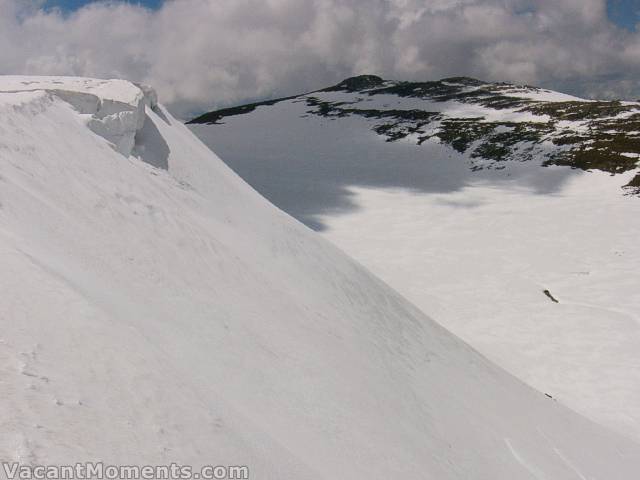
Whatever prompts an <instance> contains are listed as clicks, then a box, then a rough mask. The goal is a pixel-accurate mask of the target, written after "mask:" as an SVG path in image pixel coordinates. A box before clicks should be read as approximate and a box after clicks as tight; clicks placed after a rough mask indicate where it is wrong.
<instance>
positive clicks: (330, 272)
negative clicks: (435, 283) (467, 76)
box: [0, 79, 640, 480]
mask: <svg viewBox="0 0 640 480" xmlns="http://www.w3.org/2000/svg"><path fill="white" fill-rule="evenodd" d="M13 81H14V80H13V79H9V80H0V87H1V88H0V90H4V91H5V92H6V91H9V90H16V89H11V88H8V87H7V86H6V85H5V86H3V82H5V83H6V84H7V85H11V84H12V82H13ZM34 81H37V79H36V80H34ZM59 81H60V82H61V83H62V85H61V86H60V88H57V87H56V89H55V90H56V91H73V92H76V93H77V91H80V93H87V92H85V91H84V87H82V88H80V87H77V82H76V81H74V80H68V79H60V80H59ZM118 85H120V83H119V82H114V83H112V82H106V83H105V84H103V87H104V88H107V87H110V86H111V87H114V88H115V87H116V86H118ZM41 88H42V89H38V88H33V89H30V91H22V92H15V93H0V261H1V265H2V269H1V270H0V291H2V295H1V296H0V385H1V386H2V395H1V396H0V422H1V423H0V425H1V426H0V431H2V435H1V436H0V459H2V460H5V461H20V462H23V463H25V464H31V465H34V464H69V463H71V464H73V463H75V462H84V461H102V462H105V464H136V463H137V464H150V465H162V464H169V463H171V462H179V463H182V464H188V465H194V466H199V465H202V464H211V465H247V466H248V467H249V468H250V478H255V479H276V478H296V479H321V478H322V479H334V478H340V479H354V480H359V479H363V478H367V479H388V478H407V479H420V480H423V479H434V480H436V479H437V480H443V479H460V480H462V479H464V480H467V479H483V480H497V479H504V480H515V479H523V480H525V479H531V478H538V479H554V480H556V479H567V480H575V479H576V478H589V479H602V480H609V479H621V480H625V479H629V480H632V479H635V478H636V476H637V472H638V471H640V446H638V445H637V444H636V443H634V442H632V441H630V440H628V439H625V438H623V437H620V436H617V435H616V434H613V433H610V432H608V431H607V430H605V429H604V428H602V427H600V426H598V425H596V424H593V423H591V422H590V421H588V420H586V419H584V418H583V417H581V416H579V415H577V414H575V413H573V412H571V411H570V410H568V409H566V408H565V407H563V406H561V405H559V404H558V403H556V402H554V401H553V400H551V399H549V398H547V397H546V396H545V395H543V394H542V393H539V392H536V391H534V390H532V389H530V388H529V387H527V386H525V385H524V384H522V383H521V382H519V381H518V380H516V379H515V378H513V377H511V376H510V375H508V374H507V373H505V372H504V371H502V370H501V369H499V368H498V367H496V366H495V365H493V364H492V363H490V362H489V361H487V360H486V359H485V358H484V357H482V356H481V355H479V354H478V353H476V352H475V351H474V350H472V349H471V348H469V347H468V346H467V345H466V344H464V343H463V342H461V341H460V340H458V339H457V338H455V337H454V336H452V335H451V334H450V333H448V332H447V331H445V330H444V329H443V328H441V327H440V326H438V325H437V324H436V323H434V322H433V321H432V320H430V319H429V318H427V317H426V316H424V315H423V314H422V313H420V312H419V311H418V310H417V309H416V308H415V307H413V306H412V305H411V304H409V303H408V302H407V301H405V300H404V299H403V298H402V297H400V296H399V295H398V294H396V293H395V292H394V291H393V290H391V289H390V288H389V287H387V286H386V285H385V284H383V283H382V282H381V281H379V280H378V279H376V278H375V277H374V276H372V275H371V274H370V273H368V272H367V271H366V270H365V269H364V268H362V267H361V266H359V265H358V264H357V263H355V262H354V261H352V260H350V259H349V258H348V257H346V256H345V255H344V254H343V253H341V252H340V251H339V250H337V249H336V248H334V247H333V246H332V245H330V244H329V243H328V242H326V241H325V240H323V239H322V238H320V237H319V236H318V235H317V234H315V233H313V232H311V231H310V230H308V229H307V228H305V227H303V226H302V225H301V224H299V223H297V222H296V221H295V220H293V219H292V218H290V217H289V216H287V215H286V214H284V213H282V212H281V211H279V210H277V209H276V208H274V207H273V206H272V205H270V204H269V203H268V202H266V201H265V200H264V199H263V198H262V197H260V196H259V195H258V194H256V193H255V192H254V191H253V190H252V189H251V188H250V187H248V186H247V185H246V184H245V183H244V182H243V181H242V180H241V179H240V178H239V177H237V176H236V175H235V174H234V173H233V172H231V171H230V170H229V169H228V168H227V167H226V166H225V165H224V164H223V163H222V162H221V161H220V159H218V158H217V157H216V156H215V155H214V154H212V153H211V152H210V150H209V149H208V148H207V147H205V146H204V145H203V144H201V143H200V142H199V141H198V140H196V139H195V137H194V136H193V135H192V134H191V133H190V132H189V130H187V129H186V127H184V126H183V125H181V124H180V123H179V122H176V121H175V120H174V119H173V118H172V117H171V115H170V114H168V113H167V112H166V110H164V109H163V108H162V107H161V106H155V108H151V105H149V104H147V105H146V106H145V111H146V119H145V125H147V124H148V125H151V126H152V127H153V128H152V131H154V132H157V135H156V134H153V135H138V139H137V145H136V151H137V150H138V148H144V147H149V148H145V149H144V151H145V152H147V154H148V155H154V154H155V153H154V152H158V151H161V152H162V155H166V156H167V158H166V169H158V168H154V167H152V166H150V165H149V164H148V163H151V162H149V160H150V158H147V159H146V163H145V162H144V161H142V160H141V159H140V158H138V157H136V156H135V155H131V156H126V155H122V154H121V153H119V152H118V151H116V150H114V148H113V145H112V144H111V143H109V142H106V141H105V139H104V138H102V137H101V136H98V135H96V134H95V133H94V132H93V131H91V129H89V128H87V125H86V117H85V116H86V115H96V113H91V112H90V113H83V112H86V110H82V109H81V108H80V107H78V104H77V102H76V99H77V97H74V96H73V95H71V97H73V98H71V99H70V98H69V97H68V96H67V97H65V96H61V95H58V94H55V93H54V94H52V93H51V92H50V91H49V89H48V88H47V87H45V86H43V85H41ZM126 91H132V92H133V91H135V87H134V86H129V87H128V88H127V89H126ZM92 94H95V91H94V92H93V93H92ZM137 95H139V96H140V97H143V96H144V95H143V94H142V93H140V92H138V94H137ZM133 97H134V98H138V97H137V96H136V95H134V96H133ZM100 98H103V97H100ZM131 98H132V97H129V96H128V95H125V96H124V98H120V97H118V96H117V95H113V96H112V97H110V100H112V101H114V102H118V103H122V104H127V105H131V103H130V102H129V100H130V99H131ZM134 104H135V101H134ZM110 114H111V113H110ZM138 125H139V124H138ZM148 138H151V139H152V140H149V141H150V142H152V143H153V142H157V141H158V139H162V142H164V143H165V144H166V148H159V147H158V145H156V144H153V145H147V144H145V139H148Z"/></svg>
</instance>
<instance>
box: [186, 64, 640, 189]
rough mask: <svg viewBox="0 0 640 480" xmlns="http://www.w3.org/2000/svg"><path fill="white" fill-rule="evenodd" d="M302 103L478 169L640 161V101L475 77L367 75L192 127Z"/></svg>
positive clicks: (612, 167) (223, 113)
mask: <svg viewBox="0 0 640 480" xmlns="http://www.w3.org/2000/svg"><path fill="white" fill-rule="evenodd" d="M331 92H335V93H340V92H348V93H359V94H362V95H363V98H364V99H365V100H366V97H375V96H393V97H396V98H408V99H417V100H422V101H427V102H429V103H428V104H426V105H425V106H424V107H422V108H415V105H413V106H412V108H410V109H402V108H394V109H387V108H365V107H366V102H358V101H355V102H354V101H352V99H351V100H346V101H341V100H340V99H337V98H335V99H323V98H318V94H322V93H325V94H326V93H331ZM296 99H297V100H303V101H306V103H307V105H308V106H309V107H310V110H308V112H307V113H308V114H310V115H318V116H325V117H328V118H330V117H344V116H352V115H360V116H364V117H368V118H373V119H376V120H378V122H377V124H376V125H375V126H374V127H373V129H374V131H375V132H376V133H377V134H379V135H381V136H383V137H384V138H385V139H386V140H387V141H389V142H395V141H399V140H409V141H412V142H415V143H416V144H418V145H421V144H422V143H424V142H425V141H430V140H435V141H438V142H440V143H443V144H447V145H449V146H450V147H451V148H452V149H454V150H456V151H457V152H459V153H469V154H470V156H471V158H472V159H476V160H477V161H476V162H474V164H473V165H472V167H471V168H472V169H475V170H480V169H486V168H498V169H500V168H504V167H503V162H505V161H530V160H532V159H534V158H543V161H542V162H541V164H542V166H550V165H557V166H566V167H570V168H575V169H580V170H585V171H589V170H600V171H604V172H607V173H610V174H612V175H613V174H620V173H625V172H628V171H631V170H634V169H636V168H637V167H638V160H639V159H640V104H638V103H637V102H622V101H619V100H614V101H595V100H584V99H579V98H576V97H571V96H568V95H563V94H558V93H557V92H552V91H550V90H545V89H541V88H537V87H531V86H525V85H522V86H520V85H513V84H509V83H504V82H503V83H489V82H484V81H482V80H477V79H474V78H470V77H450V78H445V79H442V80H439V81H430V82H398V81H388V80H384V79H382V78H381V77H378V76H375V75H361V76H356V77H350V78H348V79H345V80H343V81H342V82H340V83H338V84H336V85H334V86H332V87H327V88H324V89H320V90H316V91H313V92H309V93H305V94H300V95H294V96H289V97H283V98H278V99H273V100H267V101H263V102H256V103H252V104H247V105H243V106H238V107H230V108H225V109H222V110H217V111H213V112H209V113H205V114H203V115H200V116H198V117H196V118H194V119H192V120H190V121H189V122H188V124H191V125H196V124H216V123H218V122H220V121H222V120H223V119H224V118H225V117H228V116H235V115H242V114H247V113H250V112H252V111H254V110H255V109H256V108H258V107H261V106H270V105H275V104H278V103H281V102H285V101H292V100H296ZM447 103H457V104H461V105H466V106H470V107H472V109H473V107H475V112H474V114H475V116H474V115H473V114H471V115H470V114H465V115H456V114H450V113H447V112H446V111H443V107H442V105H444V104H447ZM438 104H440V105H438ZM483 110H484V111H483ZM509 114H511V115H509ZM638 185H640V173H638V175H637V176H636V177H634V178H633V179H632V180H631V182H629V183H628V184H627V185H626V187H625V190H626V191H627V192H628V193H631V194H634V193H637V192H638V188H637V187H638Z"/></svg>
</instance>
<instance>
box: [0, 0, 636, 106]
mask: <svg viewBox="0 0 640 480" xmlns="http://www.w3.org/2000/svg"><path fill="white" fill-rule="evenodd" d="M56 1H57V2H58V5H59V6H66V7H67V8H51V6H52V5H53V3H55V2H56ZM145 1H148V2H152V3H153V4H154V6H155V7H156V8H146V7H144V6H142V5H140V4H138V5H135V4H131V3H120V2H106V3H105V2H98V3H89V4H87V5H85V6H81V5H80V4H83V3H86V1H81V0H46V2H45V1H44V0H0V45H2V47H1V48H0V73H4V74H14V73H19V74H64V75H85V76H96V77H107V78H108V77H121V78H127V79H131V80H135V81H142V82H145V83H148V84H151V85H153V86H154V87H155V88H156V89H157V90H158V92H159V94H160V97H161V101H162V102H163V103H165V104H167V105H168V106H169V108H171V109H172V111H173V112H174V113H175V114H177V115H178V116H180V117H181V118H186V117H188V116H189V115H190V114H193V113H198V112H202V111H204V110H207V109H211V108H214V107H221V106H228V105H230V104H235V103H241V102H246V101H249V100H254V99H260V98H265V97H272V96H278V95H290V94H294V93H299V92H302V91H307V90H311V89H314V88H320V87H324V86H327V85H331V84H335V83H337V82H338V81H340V80H342V79H343V78H345V77H348V76H351V75H354V74H361V73H374V74H378V75H381V76H383V77H385V78H392V79H401V80H428V79H438V78H442V77H446V76H454V75H468V76H474V77H478V78H481V79H487V80H500V81H514V82H520V83H528V84H536V85H540V86H545V87H550V88H555V89H559V90H562V91H565V92H568V93H573V94H578V95H583V96H589V97H622V98H637V97H640V33H638V32H636V31H635V29H634V24H635V23H636V20H637V18H638V16H637V14H640V12H636V11H634V10H635V9H636V8H637V7H636V5H640V2H638V1H636V0H610V1H609V3H607V1H606V0H167V1H165V2H164V4H163V3H162V2H160V1H158V0H145ZM64 4H66V5H64ZM72 4H73V5H72Z"/></svg>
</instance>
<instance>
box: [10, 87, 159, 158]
mask: <svg viewBox="0 0 640 480" xmlns="http://www.w3.org/2000/svg"><path fill="white" fill-rule="evenodd" d="M27 91H32V92H33V91H41V92H42V91H44V92H47V93H49V94H51V95H55V96H56V97H58V98H60V99H61V100H64V101H65V102H67V103H69V104H70V105H71V106H72V107H73V108H74V109H76V110H77V111H78V113H80V114H82V115H84V116H86V118H85V121H86V123H87V126H88V127H89V128H90V129H91V130H92V131H93V132H94V133H96V134H98V135H100V136H101V137H103V138H105V139H106V140H107V141H108V142H110V143H112V144H113V146H114V148H115V149H116V151H118V152H119V153H121V154H122V155H125V156H129V155H130V154H131V153H132V150H133V148H134V146H135V136H136V134H137V133H138V131H139V130H141V129H142V128H143V126H144V120H145V107H147V106H149V107H151V108H153V107H154V106H155V105H156V104H157V101H158V99H157V96H156V94H155V92H154V91H153V89H151V88H149V87H146V86H136V85H134V84H132V83H131V82H127V81H125V80H95V79H92V78H76V77H24V76H7V77H3V81H2V84H1V85H0V93H12V92H13V93H17V92H27Z"/></svg>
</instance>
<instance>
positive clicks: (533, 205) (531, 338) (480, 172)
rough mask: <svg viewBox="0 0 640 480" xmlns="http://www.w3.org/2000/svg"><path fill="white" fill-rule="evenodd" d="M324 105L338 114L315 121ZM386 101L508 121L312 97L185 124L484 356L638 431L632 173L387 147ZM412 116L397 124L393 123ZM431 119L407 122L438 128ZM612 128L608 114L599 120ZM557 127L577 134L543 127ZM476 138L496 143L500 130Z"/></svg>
mask: <svg viewBox="0 0 640 480" xmlns="http://www.w3.org/2000/svg"><path fill="white" fill-rule="evenodd" d="M501 88H502V89H503V90H504V91H508V93H509V95H510V96H520V97H522V96H526V97H527V98H533V99H535V100H536V101H547V102H558V101H566V100H571V98H567V97H564V96H562V94H556V93H549V92H546V91H542V90H538V89H522V88H520V89H518V88H507V87H505V86H503V87H501ZM309 98H312V101H311V102H309ZM503 100H504V99H503ZM507 100H508V99H507ZM574 100H575V99H574ZM321 102H331V103H333V104H334V105H338V106H337V107H336V108H341V109H343V110H341V111H339V112H340V113H338V114H334V115H331V114H330V115H322V114H321V113H318V109H317V108H316V107H315V105H318V104H322V103H321ZM338 102H342V105H340V104H339V103H338ZM310 104H311V106H310ZM551 105H552V106H553V105H554V104H553V103H551ZM555 105H558V104H555ZM630 105H632V108H634V109H636V110H637V109H638V104H630ZM347 108H348V109H355V108H358V109H361V111H367V110H369V109H377V110H376V111H375V112H372V113H368V114H367V116H363V115H355V114H353V115H352V114H350V110H347ZM518 108H519V107H518ZM398 109H405V110H406V111H408V112H414V115H413V116H414V117H415V118H422V117H421V116H420V115H419V114H420V112H430V111H434V110H435V111H437V112H438V114H439V115H442V116H443V117H444V119H445V120H446V119H448V118H449V119H450V118H453V117H459V116H466V117H465V118H467V119H470V118H473V117H476V116H479V117H477V120H476V121H477V124H476V125H477V126H479V127H482V125H483V124H485V123H486V122H488V121H489V120H490V119H493V120H496V119H497V120H499V121H503V120H504V119H505V118H508V119H509V120H510V121H511V120H513V119H517V116H516V114H518V109H517V108H516V109H515V110H514V109H510V108H495V109H491V108H490V107H487V106H482V105H476V104H468V103H465V102H457V101H456V100H455V99H448V100H446V101H434V100H432V99H429V98H426V99H424V98H413V97H402V96H394V95H390V94H373V95H369V94H368V93H367V91H364V92H360V91H356V92H352V91H351V92H350V91H337V92H336V91H320V92H314V93H313V94H308V95H303V96H300V97H296V98H293V99H290V100H286V101H282V102H278V103H276V104H274V105H263V106H258V107H257V108H256V109H255V110H254V111H251V112H248V113H244V114H239V115H234V116H225V117H224V118H221V119H220V120H219V122H218V123H217V124H214V125H205V124H202V125H190V127H191V128H192V130H193V131H194V132H195V133H196V134H197V135H198V136H199V137H200V138H201V139H202V140H203V141H205V142H206V143H207V144H209V145H210V146H211V147H212V148H215V149H216V151H218V152H219V153H220V155H221V156H222V158H223V159H224V160H225V161H226V162H227V163H228V164H229V165H230V166H232V167H233V168H234V169H235V170H236V171H237V172H238V173H239V174H240V175H241V176H242V177H243V178H244V179H246V180H247V181H248V182H249V183H250V184H251V185H252V186H254V187H255V188H256V189H258V190H259V191H260V192H261V193H263V194H264V195H265V196H266V197H267V198H268V199H270V200H271V201H272V202H274V203H275V204H276V205H278V206H279V207H280V208H282V209H284V210H285V211H287V212H289V213H291V214H292V215H293V216H295V217H296V218H298V219H299V220H301V221H303V222H305V223H306V224H307V225H309V226H311V227H313V228H315V229H316V230H319V231H321V233H322V234H323V235H324V236H325V237H326V238H328V239H330V240H331V241H332V242H334V243H335V244H336V245H338V246H339V247H341V248H342V249H344V250H345V251H346V252H347V253H348V254H350V255H352V256H353V257H354V258H356V259H357V260H358V261H360V262H362V263H363V264H364V265H366V266H367V267H369V268H370V269H371V270H372V271H373V272H374V273H375V274H377V275H378V276H380V278H382V279H383V280H384V281H386V282H387V283H389V284H390V285H391V286H392V287H394V288H395V289H397V290H398V291H399V292H400V293H401V294H403V295H404V296H405V297H407V298H408V299H409V300H410V301H412V302H413V303H414V304H415V305H417V306H418V307H420V308H421V309H422V310H423V311H424V312H426V313H427V314H429V315H432V316H433V317H434V318H436V319H437V320H438V322H440V323H441V324H443V325H444V326H445V327H447V328H448V329H450V330H452V331H453V332H454V333H455V334H457V335H459V336H461V337H462V338H463V339H465V340H466V341H468V342H469V343H470V344H471V345H472V346H474V347H475V348H478V349H479V350H480V351H481V352H482V353H483V354H485V355H487V356H488V357H489V358H490V359H492V360H493V361H495V362H496V363H498V364H499V365H501V366H503V367H504V368H506V369H508V370H509V371H510V372H512V373H513V374H515V375H516V376H517V377H519V378H521V379H523V380H524V381H526V382H527V383H529V384H530V385H533V386H534V387H535V388H537V389H539V390H540V391H543V392H546V393H549V394H550V395H552V396H553V397H554V398H555V399H557V400H559V401H560V402H562V403H564V404H565V405H568V406H570V407H571V408H573V409H576V410H578V411H580V412H581V413H583V414H585V415H587V416H589V417H590V418H592V419H594V420H596V421H598V422H600V423H602V424H605V425H607V426H608V427H610V428H614V429H616V430H618V431H619V432H622V433H624V434H627V435H630V436H633V437H634V438H635V439H636V440H640V317H639V314H638V312H640V291H639V290H638V285H640V269H639V268H638V266H639V265H640V250H639V249H638V247H637V245H638V240H637V239H638V238H639V237H640V222H638V220H637V219H638V218H639V217H640V198H638V196H633V195H625V192H627V190H623V189H621V188H620V187H622V186H623V185H625V184H627V183H628V182H629V181H630V180H632V177H633V176H634V175H636V176H637V175H638V169H637V168H635V170H630V171H629V172H627V173H624V174H620V175H616V176H611V175H609V174H608V173H603V172H598V171H592V172H589V173H587V172H583V171H580V170H572V169H569V168H566V167H558V166H549V167H547V168H541V166H540V164H541V163H542V162H543V161H544V160H545V157H544V155H543V154H544V152H545V150H547V149H551V148H552V147H553V145H550V142H545V143H542V144H536V145H535V146H534V147H535V148H536V149H539V150H540V154H539V155H538V154H536V155H534V157H533V159H532V160H530V161H520V160H521V158H520V156H519V154H518V153H517V152H518V151H519V150H518V148H517V146H516V148H515V151H516V155H515V159H513V160H501V161H497V162H496V161H495V160H494V159H485V158H483V157H472V155H473V152H472V150H473V149H471V150H470V151H467V152H465V153H460V152H458V151H456V150H455V148H453V147H452V146H451V143H453V144H454V145H455V140H454V141H453V142H451V141H448V142H445V141H444V139H442V138H441V139H438V138H433V139H430V140H428V141H425V142H423V143H421V144H420V145H417V144H416V141H415V136H416V135H414V134H409V135H408V136H407V137H405V138H401V139H399V140H397V141H394V142H390V141H388V140H389V138H387V137H386V135H383V134H379V133H377V131H376V128H377V127H379V126H380V125H381V122H389V121H391V120H388V116H387V113H388V112H392V113H393V114H394V115H397V114H396V113H394V112H396V111H397V110H398ZM415 112H417V114H416V113H415ZM636 115H637V114H636ZM622 116H623V117H625V118H628V117H629V114H623V115H622ZM529 120H530V119H528V120H525V119H521V121H529ZM537 120H538V121H543V120H545V119H542V118H538V119H537ZM393 121H395V120H393ZM545 121H546V120H545ZM418 123H419V122H417V121H414V120H409V121H406V122H405V125H404V128H405V131H410V130H411V128H413V127H417V125H418ZM434 123H435V126H432V125H426V126H423V127H420V128H421V129H422V130H423V133H424V132H427V133H428V132H429V130H428V129H429V128H438V126H439V125H441V124H442V121H439V122H434ZM620 125H622V126H624V127H625V128H626V126H625V124H624V122H619V123H616V120H615V119H614V120H612V121H611V126H610V128H612V129H615V128H616V126H620ZM569 127H570V128H572V129H577V128H583V127H582V126H581V122H578V121H559V122H555V123H553V124H552V125H551V126H550V128H553V129H556V130H557V131H559V132H562V130H563V129H565V128H569ZM503 128H506V127H503ZM514 128H517V124H516V126H515V127H514ZM584 130H585V131H587V130H588V129H586V128H584ZM462 133H464V132H462ZM586 134H587V135H588V134H589V132H587V133H586ZM496 135H499V133H497V134H496ZM620 136H621V137H623V138H624V136H623V134H622V135H620ZM489 141H490V142H491V141H494V142H495V143H494V144H491V143H489V145H496V146H499V144H498V137H495V140H492V139H489ZM534 147H531V148H534ZM528 149H529V146H525V147H524V148H522V149H521V151H525V152H526V151H527V150H528ZM629 155H636V156H635V160H636V161H637V158H638V157H637V153H633V154H632V153H629ZM625 158H626V155H625ZM622 160H623V161H626V160H624V159H622ZM636 178H639V177H638V176H637V177H636ZM545 290H549V291H550V293H551V295H552V296H554V297H555V298H556V299H557V300H559V303H554V302H553V301H552V300H551V299H550V298H549V297H547V296H546V295H545V294H544V291H545Z"/></svg>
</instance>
